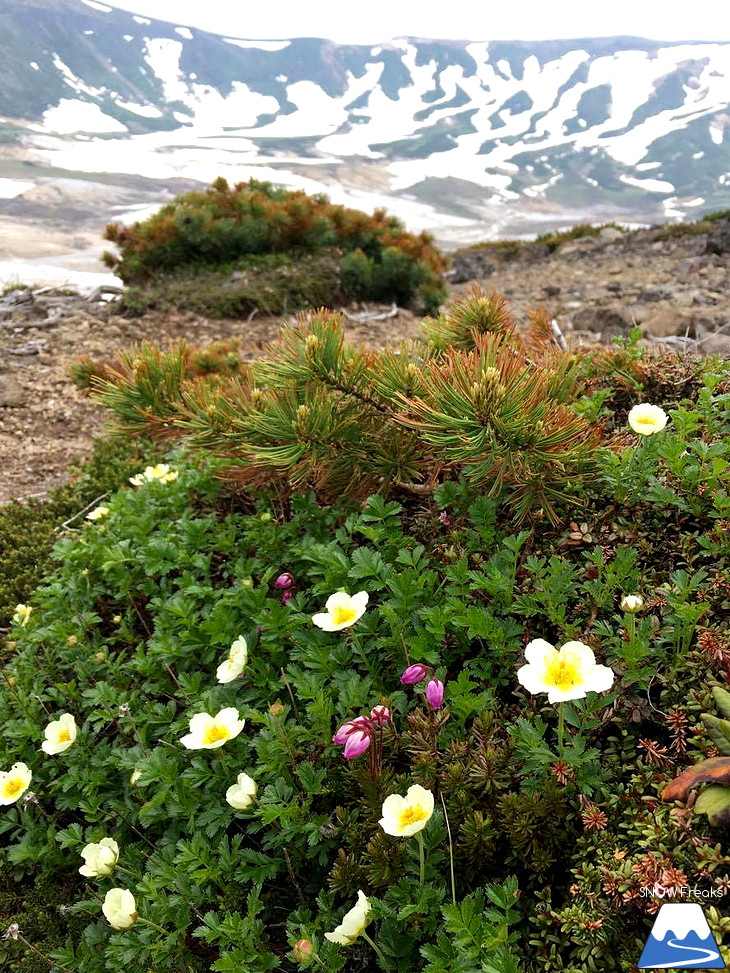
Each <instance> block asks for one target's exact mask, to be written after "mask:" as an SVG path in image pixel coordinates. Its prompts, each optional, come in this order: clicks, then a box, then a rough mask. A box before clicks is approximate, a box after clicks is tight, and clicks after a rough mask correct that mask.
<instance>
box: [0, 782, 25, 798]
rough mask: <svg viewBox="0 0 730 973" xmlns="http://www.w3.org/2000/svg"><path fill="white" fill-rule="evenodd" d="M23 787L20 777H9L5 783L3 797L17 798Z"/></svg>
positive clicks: (23, 783)
mask: <svg viewBox="0 0 730 973" xmlns="http://www.w3.org/2000/svg"><path fill="white" fill-rule="evenodd" d="M24 787H25V781H24V780H23V778H22V777H10V778H9V779H8V780H6V781H5V787H4V789H3V790H4V793H3V797H17V796H18V794H20V792H21V791H22V790H23V788H24Z"/></svg>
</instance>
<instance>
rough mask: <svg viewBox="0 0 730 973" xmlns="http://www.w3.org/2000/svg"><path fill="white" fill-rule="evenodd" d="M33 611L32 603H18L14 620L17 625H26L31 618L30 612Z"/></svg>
mask: <svg viewBox="0 0 730 973" xmlns="http://www.w3.org/2000/svg"><path fill="white" fill-rule="evenodd" d="M32 611H33V608H32V606H31V605H16V606H15V614H14V615H13V621H14V622H15V624H16V625H22V626H24V627H25V626H26V625H27V624H28V619H29V618H30V613H31V612H32Z"/></svg>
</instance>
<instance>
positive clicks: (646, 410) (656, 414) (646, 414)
mask: <svg viewBox="0 0 730 973" xmlns="http://www.w3.org/2000/svg"><path fill="white" fill-rule="evenodd" d="M628 422H629V425H630V426H631V428H632V429H633V430H634V432H638V433H639V434H640V435H642V436H653V435H654V433H655V432H661V431H662V429H663V428H664V427H665V426H666V424H667V414H666V412H665V411H664V409H660V408H659V406H658V405H649V403H648V402H641V403H640V404H639V405H635V406H634V408H633V409H632V410H631V412H629V417H628Z"/></svg>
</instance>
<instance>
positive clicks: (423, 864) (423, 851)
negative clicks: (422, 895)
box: [418, 831, 426, 888]
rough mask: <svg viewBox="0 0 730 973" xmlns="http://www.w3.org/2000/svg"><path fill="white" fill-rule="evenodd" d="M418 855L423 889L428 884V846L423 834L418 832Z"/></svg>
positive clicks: (420, 880) (420, 881)
mask: <svg viewBox="0 0 730 973" xmlns="http://www.w3.org/2000/svg"><path fill="white" fill-rule="evenodd" d="M418 855H419V858H420V861H421V873H420V878H419V885H420V887H421V888H423V886H424V885H425V884H426V844H425V842H424V840H423V832H422V831H419V832H418Z"/></svg>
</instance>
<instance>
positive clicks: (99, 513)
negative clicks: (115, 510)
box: [86, 507, 109, 520]
mask: <svg viewBox="0 0 730 973" xmlns="http://www.w3.org/2000/svg"><path fill="white" fill-rule="evenodd" d="M108 516H109V508H108V507H94V509H93V510H92V511H91V512H90V513H88V514H87V515H86V519H87V520H101V519H102V517H108Z"/></svg>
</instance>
